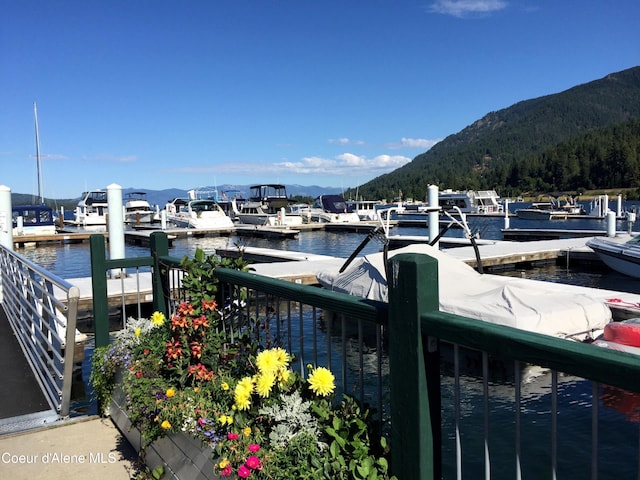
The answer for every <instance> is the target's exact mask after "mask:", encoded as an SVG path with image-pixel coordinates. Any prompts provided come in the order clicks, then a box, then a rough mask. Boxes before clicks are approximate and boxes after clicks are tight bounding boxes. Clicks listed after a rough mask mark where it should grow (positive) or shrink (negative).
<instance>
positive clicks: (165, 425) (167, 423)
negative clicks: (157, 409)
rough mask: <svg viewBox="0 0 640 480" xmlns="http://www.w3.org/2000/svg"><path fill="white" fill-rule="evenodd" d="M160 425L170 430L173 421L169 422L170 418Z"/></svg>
mask: <svg viewBox="0 0 640 480" xmlns="http://www.w3.org/2000/svg"><path fill="white" fill-rule="evenodd" d="M160 426H161V427H162V428H164V429H165V430H168V429H170V428H171V423H169V420H163V421H162V423H161V424H160Z"/></svg>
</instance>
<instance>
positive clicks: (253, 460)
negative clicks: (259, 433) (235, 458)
mask: <svg viewBox="0 0 640 480" xmlns="http://www.w3.org/2000/svg"><path fill="white" fill-rule="evenodd" d="M247 467H249V468H250V469H252V470H255V469H256V468H258V467H260V459H259V458H258V457H256V456H255V455H251V456H250V457H249V458H247Z"/></svg>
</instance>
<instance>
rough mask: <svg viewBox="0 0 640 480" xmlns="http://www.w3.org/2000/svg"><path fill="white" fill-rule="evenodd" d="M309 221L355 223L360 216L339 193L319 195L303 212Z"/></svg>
mask: <svg viewBox="0 0 640 480" xmlns="http://www.w3.org/2000/svg"><path fill="white" fill-rule="evenodd" d="M303 216H305V218H306V219H307V220H308V221H309V222H316V223H355V222H359V221H360V217H359V216H358V214H357V213H356V212H354V211H353V209H352V208H351V207H349V205H347V202H346V200H345V199H344V197H342V196H341V195H320V196H319V197H317V198H316V199H315V200H314V202H313V205H311V207H309V208H308V209H307V211H306V212H304V213H303Z"/></svg>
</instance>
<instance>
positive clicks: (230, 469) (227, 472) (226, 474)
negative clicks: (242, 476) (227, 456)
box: [220, 465, 233, 477]
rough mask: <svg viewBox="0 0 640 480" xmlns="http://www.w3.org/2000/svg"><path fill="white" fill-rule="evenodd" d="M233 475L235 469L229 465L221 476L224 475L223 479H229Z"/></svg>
mask: <svg viewBox="0 0 640 480" xmlns="http://www.w3.org/2000/svg"><path fill="white" fill-rule="evenodd" d="M232 473H233V469H232V468H231V465H227V466H226V467H224V468H223V469H222V471H221V472H220V475H222V476H223V477H228V476H230V475H231V474H232Z"/></svg>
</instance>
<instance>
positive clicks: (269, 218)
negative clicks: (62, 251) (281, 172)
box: [231, 183, 303, 227]
mask: <svg viewBox="0 0 640 480" xmlns="http://www.w3.org/2000/svg"><path fill="white" fill-rule="evenodd" d="M231 204H232V207H233V212H234V215H235V217H236V218H237V219H238V220H239V222H240V223H245V224H250V225H268V226H271V227H274V226H287V227H295V226H299V225H302V223H303V222H302V217H301V216H300V215H299V214H295V213H291V212H289V211H288V206H289V198H288V197H287V189H286V187H285V186H284V185H281V184H275V183H265V184H260V185H252V186H251V187H250V194H249V198H248V199H247V200H245V201H244V202H242V203H240V202H238V201H237V200H236V199H233V200H232V202H231Z"/></svg>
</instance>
